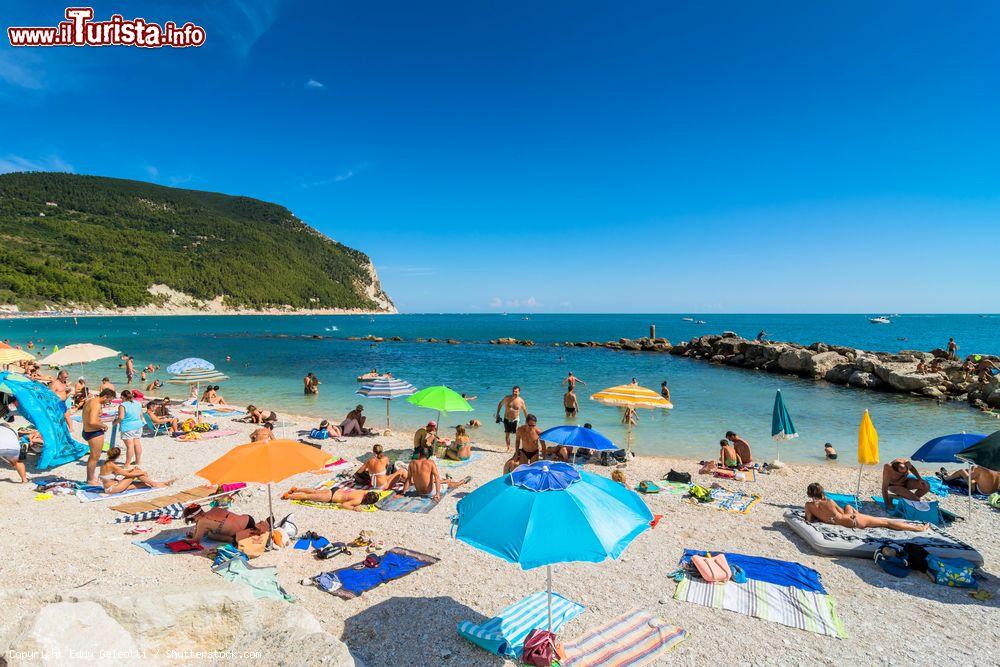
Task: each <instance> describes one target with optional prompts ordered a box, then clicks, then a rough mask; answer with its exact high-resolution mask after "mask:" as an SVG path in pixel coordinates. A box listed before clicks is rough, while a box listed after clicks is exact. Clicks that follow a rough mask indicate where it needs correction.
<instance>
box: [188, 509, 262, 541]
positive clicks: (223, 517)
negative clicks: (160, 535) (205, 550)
mask: <svg viewBox="0 0 1000 667" xmlns="http://www.w3.org/2000/svg"><path fill="white" fill-rule="evenodd" d="M183 516H184V523H188V524H190V523H193V524H194V530H192V531H191V532H189V533H188V537H189V538H190V539H192V540H194V541H195V542H200V541H201V540H202V538H204V537H206V536H208V537H209V538H211V539H213V540H218V541H219V542H235V541H236V536H237V535H239V534H240V533H243V532H244V531H248V530H250V531H252V530H254V529H256V528H257V522H256V521H254V520H253V517H252V516H250V515H249V514H236V513H235V512H230V511H229V510H227V509H226V508H224V507H213V508H212V509H209V510H205V509H204V508H202V507H201V505H188V506H187V507H185V508H184V515H183Z"/></svg>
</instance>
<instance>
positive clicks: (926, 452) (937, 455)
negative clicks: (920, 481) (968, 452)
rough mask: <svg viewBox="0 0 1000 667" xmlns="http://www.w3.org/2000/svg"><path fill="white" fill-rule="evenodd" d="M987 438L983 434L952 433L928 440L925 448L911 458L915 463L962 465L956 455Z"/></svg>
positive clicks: (914, 453)
mask: <svg viewBox="0 0 1000 667" xmlns="http://www.w3.org/2000/svg"><path fill="white" fill-rule="evenodd" d="M985 437H986V436H985V435H983V434H982V433H952V434H951V435H942V436H940V437H938V438H934V439H933V440H928V441H927V442H925V443H924V446H923V447H921V448H920V449H918V450H917V451H915V452H913V454H912V455H911V456H910V458H911V459H913V460H914V461H923V462H924V463H961V462H962V461H961V460H959V459H958V458H956V456H955V455H956V454H958V453H959V452H960V451H962V450H963V449H965V448H966V447H971V446H972V445H974V444H976V443H977V442H979V441H980V440H982V439H983V438H985Z"/></svg>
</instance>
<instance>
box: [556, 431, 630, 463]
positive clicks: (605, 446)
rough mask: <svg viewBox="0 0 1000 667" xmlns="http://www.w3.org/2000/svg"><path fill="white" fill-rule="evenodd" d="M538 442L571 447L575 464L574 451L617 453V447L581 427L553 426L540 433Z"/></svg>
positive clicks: (606, 439)
mask: <svg viewBox="0 0 1000 667" xmlns="http://www.w3.org/2000/svg"><path fill="white" fill-rule="evenodd" d="M539 439H540V440H543V441H545V442H552V443H555V444H557V445H565V446H567V447H573V448H574V449H573V462H574V463H576V450H577V449H580V448H583V449H589V450H592V451H595V452H617V451H618V449H619V447H618V445H616V444H615V443H613V442H611V440H609V439H608V438H606V437H604V436H603V435H601V434H600V433H598V432H597V431H595V430H594V429H592V428H586V427H583V426H573V425H570V424H566V425H564V426H553V427H552V428H550V429H546V430H544V431H542V434H541V435H540V436H539Z"/></svg>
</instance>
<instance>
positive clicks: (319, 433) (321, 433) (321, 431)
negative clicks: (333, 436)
mask: <svg viewBox="0 0 1000 667" xmlns="http://www.w3.org/2000/svg"><path fill="white" fill-rule="evenodd" d="M309 437H310V438H312V439H313V440H326V439H327V438H329V437H330V432H329V431H327V430H326V429H325V428H314V429H313V430H311V431H309Z"/></svg>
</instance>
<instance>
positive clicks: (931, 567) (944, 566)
mask: <svg viewBox="0 0 1000 667" xmlns="http://www.w3.org/2000/svg"><path fill="white" fill-rule="evenodd" d="M974 571H975V565H973V564H972V563H970V562H969V561H967V560H965V559H964V558H942V557H941V556H935V555H933V554H927V576H928V577H930V579H931V581H933V582H934V583H935V584H938V585H940V586H953V587H955V588H976V579H975V576H974V574H973V573H974Z"/></svg>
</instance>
